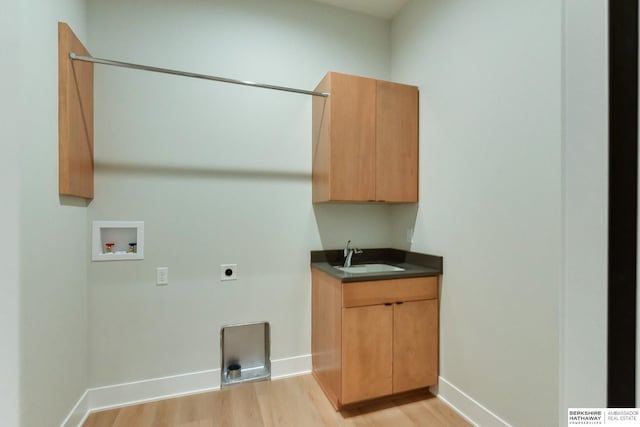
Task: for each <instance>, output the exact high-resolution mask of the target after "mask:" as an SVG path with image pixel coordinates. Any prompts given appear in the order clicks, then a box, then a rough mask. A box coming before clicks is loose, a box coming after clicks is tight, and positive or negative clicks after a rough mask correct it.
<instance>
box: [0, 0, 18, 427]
mask: <svg viewBox="0 0 640 427" xmlns="http://www.w3.org/2000/svg"><path fill="white" fill-rule="evenodd" d="M7 3H8V2H7ZM18 9H19V6H18V4H17V3H15V2H12V3H10V4H7V5H6V7H4V5H3V12H2V14H0V51H2V52H13V53H14V54H13V55H2V56H1V57H0V58H1V59H0V67H1V68H2V70H3V78H2V79H0V93H2V94H3V96H2V101H1V102H0V141H2V143H1V146H2V155H0V183H2V184H0V185H1V188H2V190H1V193H2V204H1V205H0V220H2V223H3V224H5V227H4V230H3V232H2V240H3V244H2V245H1V246H0V269H1V271H2V279H1V280H0V295H2V298H0V336H1V337H2V345H1V346H0V419H2V420H3V423H6V425H10V426H17V425H19V406H18V405H19V393H18V391H19V382H20V378H19V368H20V352H19V340H18V333H19V327H18V325H19V321H20V316H19V289H20V285H19V267H18V250H17V248H18V245H19V242H20V237H19V229H18V220H19V201H20V187H19V186H18V185H17V183H18V182H19V177H20V169H19V166H18V144H17V140H18V136H19V132H18V126H17V124H16V122H17V120H18V118H19V114H18V111H17V110H16V108H15V106H14V104H13V103H14V102H15V100H17V99H19V95H20V93H19V91H18V87H17V85H16V84H15V82H16V81H17V80H18V79H19V75H20V73H19V69H18V65H19V62H20V60H19V54H15V53H17V52H19V50H18V47H19V26H18V22H17V19H16V18H17V17H18V16H19V14H18Z"/></svg>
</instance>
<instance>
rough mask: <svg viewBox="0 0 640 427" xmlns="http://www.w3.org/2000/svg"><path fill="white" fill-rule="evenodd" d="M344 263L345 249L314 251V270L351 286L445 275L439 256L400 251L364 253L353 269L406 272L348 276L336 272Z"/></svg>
mask: <svg viewBox="0 0 640 427" xmlns="http://www.w3.org/2000/svg"><path fill="white" fill-rule="evenodd" d="M343 263H344V255H343V250H342V249H337V250H328V251H311V267H312V268H317V269H318V270H320V271H323V272H325V273H327V274H329V275H330V276H332V277H335V278H336V279H338V280H340V281H342V282H343V283H348V282H363V281H369V280H388V279H404V278H408V277H429V276H439V275H440V274H442V257H441V256H436V255H428V254H421V253H418V252H408V251H402V250H399V249H391V248H381V249H363V253H361V254H355V255H353V260H352V262H351V265H352V266H356V265H358V264H374V263H376V264H377V263H379V264H390V265H394V266H396V267H401V268H404V271H387V272H383V273H346V272H344V271H341V270H338V269H337V268H334V267H333V266H335V265H342V264H343Z"/></svg>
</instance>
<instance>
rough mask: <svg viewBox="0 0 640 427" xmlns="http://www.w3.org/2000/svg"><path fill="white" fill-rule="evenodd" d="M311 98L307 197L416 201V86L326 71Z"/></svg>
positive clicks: (334, 199)
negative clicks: (324, 94)
mask: <svg viewBox="0 0 640 427" xmlns="http://www.w3.org/2000/svg"><path fill="white" fill-rule="evenodd" d="M316 90H317V91H322V92H329V93H330V96H329V97H328V98H314V100H313V202H314V203H317V202H331V201H344V202H387V203H415V202H417V201H418V88H417V87H415V86H408V85H403V84H398V83H391V82H386V81H381V80H375V79H369V78H364V77H358V76H352V75H348V74H340V73H334V72H329V73H327V75H326V76H325V77H324V79H322V81H321V82H320V84H318V86H317V87H316Z"/></svg>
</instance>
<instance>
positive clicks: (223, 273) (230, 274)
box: [220, 264, 238, 282]
mask: <svg viewBox="0 0 640 427" xmlns="http://www.w3.org/2000/svg"><path fill="white" fill-rule="evenodd" d="M227 280H238V264H220V281H221V282H226V281H227Z"/></svg>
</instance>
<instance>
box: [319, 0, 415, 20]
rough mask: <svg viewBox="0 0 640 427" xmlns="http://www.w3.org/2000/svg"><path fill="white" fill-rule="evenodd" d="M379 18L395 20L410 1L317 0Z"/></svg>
mask: <svg viewBox="0 0 640 427" xmlns="http://www.w3.org/2000/svg"><path fill="white" fill-rule="evenodd" d="M316 1H318V2H320V3H326V4H330V5H332V6H337V7H341V8H343V9H349V10H353V11H356V12H361V13H365V14H367V15H373V16H377V17H379V18H384V19H391V18H393V17H394V16H395V15H396V14H397V13H398V12H399V11H400V9H402V7H403V6H404V5H405V4H406V3H407V2H408V0H316Z"/></svg>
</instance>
